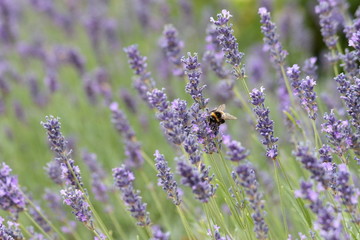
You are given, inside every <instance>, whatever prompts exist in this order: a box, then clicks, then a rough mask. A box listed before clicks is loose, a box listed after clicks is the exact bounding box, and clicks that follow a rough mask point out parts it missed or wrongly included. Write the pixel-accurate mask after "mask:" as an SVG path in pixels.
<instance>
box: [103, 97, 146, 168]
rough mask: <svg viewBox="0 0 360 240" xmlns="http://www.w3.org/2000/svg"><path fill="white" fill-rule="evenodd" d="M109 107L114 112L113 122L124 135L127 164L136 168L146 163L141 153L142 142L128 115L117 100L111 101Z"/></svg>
mask: <svg viewBox="0 0 360 240" xmlns="http://www.w3.org/2000/svg"><path fill="white" fill-rule="evenodd" d="M109 108H110V110H111V113H112V117H111V122H112V123H113V124H114V127H115V128H116V130H117V131H118V132H119V133H120V134H121V135H122V136H123V142H124V145H125V155H126V160H125V164H126V166H128V167H135V168H139V167H141V166H142V165H143V163H144V158H143V156H142V153H141V144H140V143H139V142H138V141H137V140H136V136H135V132H134V130H133V129H132V127H131V126H130V123H129V121H128V120H127V118H126V115H125V114H124V113H123V112H122V111H121V110H120V109H119V105H118V103H117V102H113V103H111V104H110V106H109Z"/></svg>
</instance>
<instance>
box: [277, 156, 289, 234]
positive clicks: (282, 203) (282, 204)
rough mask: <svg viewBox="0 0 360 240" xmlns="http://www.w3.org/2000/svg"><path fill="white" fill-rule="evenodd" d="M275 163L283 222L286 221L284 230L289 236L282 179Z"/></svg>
mask: <svg viewBox="0 0 360 240" xmlns="http://www.w3.org/2000/svg"><path fill="white" fill-rule="evenodd" d="M273 163H274V169H275V177H276V185H277V187H278V191H279V196H280V206H281V214H282V217H283V222H284V230H285V233H286V236H288V234H289V230H288V225H287V221H286V215H285V208H284V201H283V193H282V190H281V186H280V180H279V174H278V171H277V166H276V161H273Z"/></svg>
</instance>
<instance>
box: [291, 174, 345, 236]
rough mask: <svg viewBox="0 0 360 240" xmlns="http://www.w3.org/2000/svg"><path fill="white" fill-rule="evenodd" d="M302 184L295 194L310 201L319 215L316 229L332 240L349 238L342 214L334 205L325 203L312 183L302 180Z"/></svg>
mask: <svg viewBox="0 0 360 240" xmlns="http://www.w3.org/2000/svg"><path fill="white" fill-rule="evenodd" d="M300 186H301V188H300V190H297V191H295V196H296V197H301V198H303V199H306V200H308V201H310V209H311V210H312V211H313V212H314V213H315V214H316V215H317V221H316V223H315V224H314V225H315V230H319V231H320V236H321V237H323V238H324V239H332V240H341V239H347V238H346V237H345V236H344V233H343V226H342V224H341V216H340V214H337V213H336V212H335V210H334V208H333V207H332V206H330V205H327V206H324V205H323V202H322V201H321V200H320V198H319V193H318V192H315V191H314V190H312V186H313V185H312V183H310V182H304V181H302V182H301V184H300Z"/></svg>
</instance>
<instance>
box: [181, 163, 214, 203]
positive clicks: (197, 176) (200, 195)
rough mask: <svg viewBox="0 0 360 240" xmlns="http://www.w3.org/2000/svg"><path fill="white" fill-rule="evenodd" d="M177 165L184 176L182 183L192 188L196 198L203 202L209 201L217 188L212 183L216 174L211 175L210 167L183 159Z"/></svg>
mask: <svg viewBox="0 0 360 240" xmlns="http://www.w3.org/2000/svg"><path fill="white" fill-rule="evenodd" d="M177 165H178V166H177V170H178V172H179V174H180V175H181V176H182V178H181V183H182V184H183V185H185V186H188V187H190V188H191V190H192V192H193V193H194V195H195V198H196V199H198V200H199V201H201V202H203V203H206V202H208V201H209V200H210V198H211V197H212V196H213V195H214V194H215V191H216V188H217V186H214V185H212V184H211V183H210V182H211V181H212V179H213V177H214V176H209V169H208V168H206V167H205V165H204V164H203V163H201V164H200V166H199V168H196V167H193V166H191V165H188V164H187V163H185V162H183V161H179V162H178V163H177Z"/></svg>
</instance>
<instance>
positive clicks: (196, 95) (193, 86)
mask: <svg viewBox="0 0 360 240" xmlns="http://www.w3.org/2000/svg"><path fill="white" fill-rule="evenodd" d="M181 61H182V62H183V63H184V64H185V69H186V71H185V73H186V74H187V76H188V78H189V82H188V83H187V84H186V87H185V91H186V92H187V93H189V94H190V96H191V97H192V98H193V99H194V101H195V102H196V103H198V104H199V106H200V109H204V108H205V107H206V106H207V104H208V102H209V99H205V98H204V96H203V93H202V91H203V90H204V88H205V87H206V85H203V86H201V87H200V86H199V85H200V76H201V70H200V63H198V57H197V53H194V56H192V55H191V53H188V57H187V58H185V57H182V58H181Z"/></svg>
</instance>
